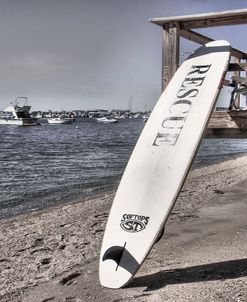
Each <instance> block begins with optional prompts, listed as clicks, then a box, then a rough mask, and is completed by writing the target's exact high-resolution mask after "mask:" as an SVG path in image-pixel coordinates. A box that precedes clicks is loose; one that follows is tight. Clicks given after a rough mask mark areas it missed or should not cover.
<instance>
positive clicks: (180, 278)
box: [128, 258, 247, 291]
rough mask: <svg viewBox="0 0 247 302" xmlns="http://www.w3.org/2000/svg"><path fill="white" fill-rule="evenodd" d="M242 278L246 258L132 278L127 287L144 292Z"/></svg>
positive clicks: (246, 272) (246, 270) (245, 271)
mask: <svg viewBox="0 0 247 302" xmlns="http://www.w3.org/2000/svg"><path fill="white" fill-rule="evenodd" d="M244 276H247V258H246V259H238V260H230V261H224V262H217V263H210V264H204V265H198V266H192V267H186V268H178V269H172V270H165V271H161V272H158V273H155V274H151V275H146V276H142V277H137V278H134V279H133V281H132V282H131V283H130V284H129V286H128V287H146V289H145V291H152V290H157V289H161V288H163V287H165V286H166V285H171V284H181V283H193V282H203V281H212V280H222V281H223V280H226V279H236V278H240V277H244Z"/></svg>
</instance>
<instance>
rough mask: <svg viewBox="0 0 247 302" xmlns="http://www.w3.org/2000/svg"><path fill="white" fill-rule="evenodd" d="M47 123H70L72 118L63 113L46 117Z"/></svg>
mask: <svg viewBox="0 0 247 302" xmlns="http://www.w3.org/2000/svg"><path fill="white" fill-rule="evenodd" d="M47 120H48V123H49V124H53V125H60V124H72V122H73V118H70V117H65V116H63V115H60V116H57V117H52V118H48V119H47Z"/></svg>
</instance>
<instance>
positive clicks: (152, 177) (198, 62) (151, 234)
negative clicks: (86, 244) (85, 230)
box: [99, 41, 230, 288]
mask: <svg viewBox="0 0 247 302" xmlns="http://www.w3.org/2000/svg"><path fill="white" fill-rule="evenodd" d="M229 58H230V45H229V43H228V42H226V41H214V42H210V43H208V44H206V45H205V46H202V47H200V48H199V49H197V50H196V51H195V52H194V53H193V54H192V55H191V56H190V57H189V58H188V59H187V60H186V61H185V62H184V63H183V64H182V65H181V66H180V67H179V69H178V70H177V72H176V73H175V75H174V77H173V78H172V80H171V81H170V83H169V84H168V86H167V88H166V89H165V91H164V92H163V94H162V95H161V97H160V99H159V100H158V102H157V104H156V106H155V108H154V110H153V112H152V114H151V116H150V118H149V120H148V121H147V123H146V125H145V127H144V129H143V132H142V134H141V136H140V138H139V140H138V142H137V144H136V147H135V149H134V151H133V153H132V155H131V158H130V160H129V163H128V165H127V167H126V169H125V172H124V175H123V177H122V179H121V182H120V185H119V187H118V190H117V193H116V196H115V199H114V202H113V205H112V208H111V211H110V215H109V218H108V222H107V226H106V230H105V234H104V239H103V243H102V249H101V255H100V267H99V277H100V283H101V285H102V286H105V287H108V288H120V287H123V286H125V285H126V284H127V283H128V282H129V281H130V280H131V278H132V277H133V276H134V274H135V273H136V272H137V270H138V268H139V267H140V265H141V264H142V262H143V261H144V259H145V258H146V256H147V254H148V253H149V251H150V250H151V248H152V246H153V245H154V243H155V242H156V240H157V238H158V236H159V234H160V233H161V231H162V229H163V228H164V224H165V222H166V220H167V218H168V216H169V214H170V212H171V209H172V207H173V206H174V203H175V201H176V198H177V196H178V193H179V191H180V189H181V187H182V185H183V183H184V180H185V178H186V175H187V173H188V171H189V168H190V165H191V162H192V160H193V157H194V155H195V153H196V151H197V148H198V147H199V144H200V141H201V138H202V136H203V132H204V130H205V128H206V126H207V122H208V120H209V118H210V115H211V113H212V110H213V108H214V105H215V102H216V99H217V96H218V93H219V90H220V88H221V85H222V81H223V79H224V76H225V72H226V70H227V67H228V63H229Z"/></svg>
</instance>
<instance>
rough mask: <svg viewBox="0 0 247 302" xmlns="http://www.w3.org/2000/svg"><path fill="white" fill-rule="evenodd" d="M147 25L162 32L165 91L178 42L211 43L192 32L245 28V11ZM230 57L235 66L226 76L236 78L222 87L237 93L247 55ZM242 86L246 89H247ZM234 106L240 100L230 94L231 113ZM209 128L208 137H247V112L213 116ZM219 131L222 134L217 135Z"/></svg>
mask: <svg viewBox="0 0 247 302" xmlns="http://www.w3.org/2000/svg"><path fill="white" fill-rule="evenodd" d="M149 21H150V22H152V23H154V24H156V25H159V26H161V27H162V29H163V49H162V89H165V87H166V86H167V84H168V83H169V81H170V80H171V78H172V76H173V75H174V73H175V72H176V70H177V68H178V66H179V54H180V38H185V39H188V40H190V41H192V42H196V43H199V44H206V43H208V42H211V41H213V39H211V38H209V37H207V36H204V35H202V34H200V33H198V32H196V31H194V29H198V28H209V27H216V26H228V25H241V24H247V9H239V10H232V11H224V12H217V13H207V14H196V15H190V16H176V17H167V18H152V19H150V20H149ZM245 36H246V35H243V38H244V39H245ZM231 55H232V57H234V58H235V60H234V61H235V63H230V64H229V68H228V72H233V75H234V77H235V78H234V81H233V82H232V83H230V81H225V82H224V85H229V86H234V85H235V88H236V91H237V88H239V85H240V83H243V82H245V80H246V79H243V77H241V78H240V72H242V71H247V54H246V52H244V51H241V50H238V49H236V48H234V47H232V48H231ZM231 61H232V60H231ZM242 85H244V84H242ZM245 86H246V87H247V85H245ZM245 86H244V87H245ZM241 87H242V86H241ZM233 97H235V99H233ZM229 103H230V98H229ZM236 103H237V105H236ZM234 104H235V107H238V105H239V96H238V95H234V93H233V94H232V100H231V108H230V109H233V108H234ZM240 121H241V122H240ZM208 128H209V131H208V134H209V135H211V136H213V135H214V134H215V135H216V132H217V133H218V135H223V134H224V135H226V136H231V135H230V132H232V133H234V134H233V136H234V135H235V136H236V135H237V132H238V131H239V132H240V133H239V134H243V133H244V134H245V136H247V111H246V112H240V111H237V112H235V113H233V112H232V111H231V110H230V111H229V112H214V113H213V115H212V118H211V120H210V123H209V126H208ZM220 129H223V130H224V131H219V130H220ZM226 129H234V131H225V130H226ZM245 130H246V131H245ZM218 135H217V136H218Z"/></svg>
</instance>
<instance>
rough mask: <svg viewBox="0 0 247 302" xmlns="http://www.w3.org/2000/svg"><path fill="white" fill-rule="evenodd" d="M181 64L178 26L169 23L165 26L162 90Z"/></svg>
mask: <svg viewBox="0 0 247 302" xmlns="http://www.w3.org/2000/svg"><path fill="white" fill-rule="evenodd" d="M178 66H179V34H178V28H177V27H176V26H175V25H174V24H173V23H169V24H167V25H165V26H164V27H163V48H162V91H163V90H164V89H165V88H166V86H167V85H168V83H169V81H170V80H171V78H172V76H173V75H174V73H175V72H176V70H177V68H178Z"/></svg>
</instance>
